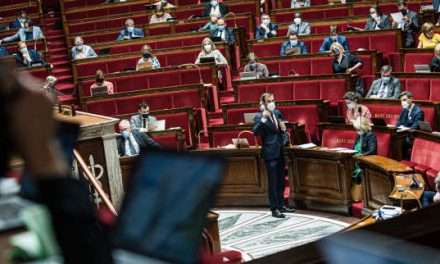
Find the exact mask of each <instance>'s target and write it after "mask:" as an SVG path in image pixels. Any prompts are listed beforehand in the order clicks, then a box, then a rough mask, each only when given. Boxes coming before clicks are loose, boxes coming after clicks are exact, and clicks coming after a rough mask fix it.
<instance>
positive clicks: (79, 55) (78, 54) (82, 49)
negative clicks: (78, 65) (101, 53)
mask: <svg viewBox="0 0 440 264" xmlns="http://www.w3.org/2000/svg"><path fill="white" fill-rule="evenodd" d="M74 44H75V46H74V47H73V48H72V59H73V60H80V59H86V58H96V57H98V55H97V54H96V52H95V51H94V50H93V48H92V47H90V46H89V45H85V44H84V40H83V39H82V38H81V37H80V36H77V37H75V40H74Z"/></svg>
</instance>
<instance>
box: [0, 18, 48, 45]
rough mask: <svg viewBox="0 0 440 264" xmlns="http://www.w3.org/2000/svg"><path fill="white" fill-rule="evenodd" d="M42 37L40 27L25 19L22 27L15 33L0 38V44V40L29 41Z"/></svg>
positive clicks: (0, 41)
mask: <svg viewBox="0 0 440 264" xmlns="http://www.w3.org/2000/svg"><path fill="white" fill-rule="evenodd" d="M39 39H44V35H43V32H42V31H41V28H40V27H38V26H34V25H32V22H30V21H27V22H25V23H24V28H20V29H19V30H18V31H17V33H15V34H14V35H12V36H9V37H6V38H3V39H2V40H0V44H1V43H2V42H10V41H30V40H39Z"/></svg>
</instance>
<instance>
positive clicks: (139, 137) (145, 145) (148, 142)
mask: <svg viewBox="0 0 440 264" xmlns="http://www.w3.org/2000/svg"><path fill="white" fill-rule="evenodd" d="M132 134H133V137H134V139H135V140H136V142H137V143H138V144H139V148H140V149H147V150H148V149H150V150H155V149H160V145H159V143H157V142H156V141H154V140H153V139H152V138H151V137H149V136H148V135H147V134H145V133H142V132H138V131H135V130H133V131H132ZM117 142H118V153H119V155H121V156H123V155H124V154H125V151H124V139H123V138H122V136H118V138H117Z"/></svg>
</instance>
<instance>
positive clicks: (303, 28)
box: [287, 13, 310, 36]
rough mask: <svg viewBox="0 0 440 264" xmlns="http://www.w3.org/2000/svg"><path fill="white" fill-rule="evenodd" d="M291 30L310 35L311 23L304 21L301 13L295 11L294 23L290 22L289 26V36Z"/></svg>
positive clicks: (300, 34)
mask: <svg viewBox="0 0 440 264" xmlns="http://www.w3.org/2000/svg"><path fill="white" fill-rule="evenodd" d="M291 32H295V33H296V34H298V36H305V35H310V24H309V23H308V22H305V21H302V19H301V14H300V13H295V18H294V19H293V24H290V25H289V27H288V28H287V36H289V34H290V33H291Z"/></svg>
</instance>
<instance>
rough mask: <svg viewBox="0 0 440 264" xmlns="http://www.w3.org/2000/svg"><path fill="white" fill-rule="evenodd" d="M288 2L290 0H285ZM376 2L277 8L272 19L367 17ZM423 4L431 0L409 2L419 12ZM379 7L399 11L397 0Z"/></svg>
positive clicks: (276, 20) (410, 6)
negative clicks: (298, 16) (297, 16)
mask: <svg viewBox="0 0 440 264" xmlns="http://www.w3.org/2000/svg"><path fill="white" fill-rule="evenodd" d="M285 1H286V2H287V1H288V0H285ZM374 4H375V3H353V4H340V5H332V6H328V5H322V6H312V7H309V8H300V9H290V8H285V9H275V10H273V11H272V12H271V17H272V19H273V20H274V21H275V22H277V23H288V22H291V21H292V20H293V19H292V18H293V17H294V14H295V13H297V12H299V13H301V16H302V18H303V19H304V20H305V21H307V20H312V19H321V20H323V19H329V18H338V17H350V16H365V17H367V16H368V15H369V14H370V13H369V9H370V7H371V6H373V5H374ZM422 4H431V2H430V1H418V2H409V3H408V7H409V9H410V10H414V11H416V12H418V10H419V9H420V6H421V5H422ZM379 8H380V9H381V11H382V12H383V13H384V14H390V13H394V12H398V8H397V4H396V2H394V1H392V2H388V3H379Z"/></svg>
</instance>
